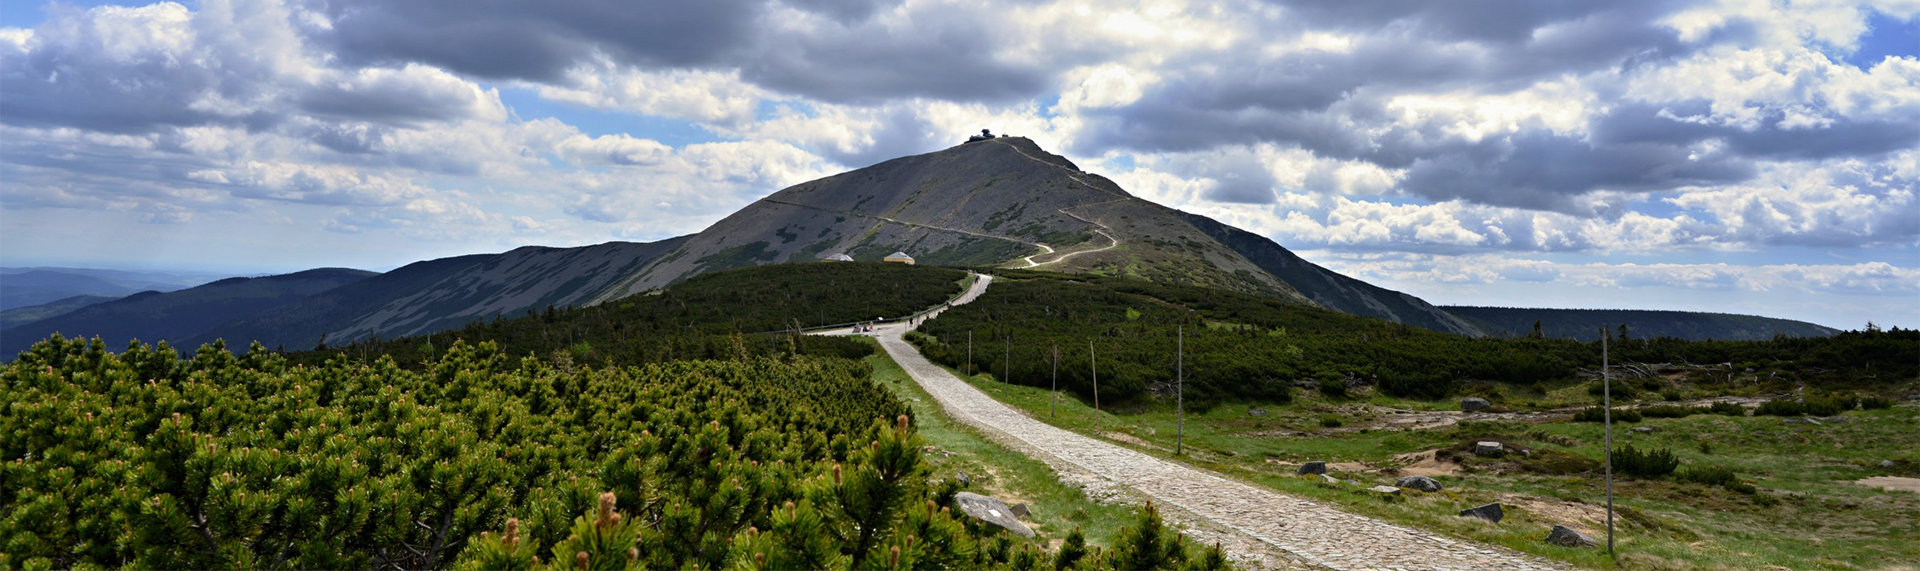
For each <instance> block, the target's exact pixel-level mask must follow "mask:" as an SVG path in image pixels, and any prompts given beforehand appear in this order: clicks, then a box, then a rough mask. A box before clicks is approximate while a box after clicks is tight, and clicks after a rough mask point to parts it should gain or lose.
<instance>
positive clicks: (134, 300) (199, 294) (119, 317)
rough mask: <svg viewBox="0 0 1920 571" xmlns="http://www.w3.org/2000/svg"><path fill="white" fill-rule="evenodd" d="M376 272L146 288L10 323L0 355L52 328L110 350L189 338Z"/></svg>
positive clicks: (331, 271)
mask: <svg viewBox="0 0 1920 571" xmlns="http://www.w3.org/2000/svg"><path fill="white" fill-rule="evenodd" d="M373 275H376V274H374V273H373V272H366V271H361V270H349V269H339V268H326V269H318V270H307V271H303V272H296V273H291V274H285V275H278V276H267V277H260V278H228V279H224V280H220V281H216V282H213V283H210V284H206V285H202V286H198V287H193V288H188V289H184V290H180V291H175V292H167V293H162V292H157V291H147V292H141V293H137V294H134V295H130V296H127V297H125V298H121V299H117V300H114V301H109V302H105V303H99V304H95V305H90V306H87V307H83V308H80V309H78V310H75V311H72V312H69V313H66V314H62V315H57V316H54V317H51V318H48V319H42V320H39V321H35V322H32V323H26V324H23V325H20V326H17V327H11V328H8V329H6V330H5V331H4V332H0V354H4V355H6V356H7V357H12V356H13V355H14V354H15V353H18V352H20V351H23V350H25V349H26V348H27V347H29V346H32V345H33V343H35V342H38V341H40V340H42V339H46V338H47V336H49V335H52V334H53V333H56V332H58V333H61V334H64V335H69V336H72V335H84V336H87V337H93V336H96V335H97V336H100V337H101V338H102V339H104V340H105V341H106V342H107V345H108V346H109V347H111V348H113V349H115V350H118V349H120V348H122V347H124V346H125V345H126V344H127V341H129V340H132V339H140V340H142V341H146V342H155V341H159V340H162V339H165V340H169V341H173V340H183V339H186V338H188V337H192V336H194V335H195V334H198V333H200V332H202V331H206V330H207V329H208V328H211V327H213V326H215V325H218V324H220V323H222V322H225V321H228V320H231V319H233V318H235V317H237V316H241V315H246V314H249V313H253V312H257V311H260V310H263V309H267V308H270V307H274V306H278V305H282V304H285V303H288V302H292V301H295V300H298V299H301V298H305V297H307V296H310V295H313V294H316V293H320V292H323V291H326V290H330V289H333V288H336V287H339V286H342V285H345V284H348V283H352V282H355V281H359V280H362V279H366V278H367V277H369V276H373Z"/></svg>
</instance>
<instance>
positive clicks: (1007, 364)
mask: <svg viewBox="0 0 1920 571" xmlns="http://www.w3.org/2000/svg"><path fill="white" fill-rule="evenodd" d="M1006 339H1007V348H1006V352H1005V353H1003V354H1001V357H1000V359H1001V361H1000V384H1003V385H1004V384H1008V383H1011V382H1013V381H1012V380H1011V379H1012V375H1013V333H1007V337H1006Z"/></svg>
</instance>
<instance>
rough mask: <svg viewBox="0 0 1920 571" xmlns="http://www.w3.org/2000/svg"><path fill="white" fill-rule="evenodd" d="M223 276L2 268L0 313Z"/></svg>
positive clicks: (171, 287) (169, 288)
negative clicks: (81, 296) (85, 297)
mask: <svg viewBox="0 0 1920 571" xmlns="http://www.w3.org/2000/svg"><path fill="white" fill-rule="evenodd" d="M222 277H226V276H217V275H207V274H183V273H173V272H142V271H127V270H96V269H91V268H45V267H36V268H0V311H6V310H10V309H16V308H21V307H27V306H33V305H40V304H44V303H48V302H53V301H58V300H63V299H66V298H70V297H73V296H77V295H86V296H102V297H109V298H115V297H122V296H127V295H132V294H135V293H139V292H143V291H174V290H177V289H184V288H189V287H193V286H196V285H200V284H203V283H207V282H210V281H213V280H217V279H220V278H222Z"/></svg>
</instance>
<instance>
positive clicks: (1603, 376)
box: [1600, 329, 1614, 557]
mask: <svg viewBox="0 0 1920 571" xmlns="http://www.w3.org/2000/svg"><path fill="white" fill-rule="evenodd" d="M1607 365H1608V359H1607V331H1606V330H1605V329H1601V330H1600V394H1601V399H1602V400H1601V406H1603V407H1605V408H1606V416H1605V417H1604V418H1605V420H1606V430H1607V556H1608V557H1613V556H1614V553H1613V375H1611V374H1610V373H1609V371H1608V369H1607Z"/></svg>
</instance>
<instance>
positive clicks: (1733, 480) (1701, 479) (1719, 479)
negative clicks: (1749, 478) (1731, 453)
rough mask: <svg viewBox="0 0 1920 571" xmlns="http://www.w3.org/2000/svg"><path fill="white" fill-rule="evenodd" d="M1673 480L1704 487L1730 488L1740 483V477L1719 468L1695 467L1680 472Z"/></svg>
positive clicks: (1731, 471) (1730, 471)
mask: <svg viewBox="0 0 1920 571" xmlns="http://www.w3.org/2000/svg"><path fill="white" fill-rule="evenodd" d="M1674 479H1676V480H1679V481H1682V482H1692V483H1695V484H1701V485H1705V486H1732V485H1733V484H1737V483H1739V482H1740V477H1739V476H1737V475H1735V474H1734V473H1733V470H1728V469H1726V468H1722V467H1719V466H1695V467H1692V468H1687V469H1686V470H1682V471H1680V473H1679V474H1677V475H1675V476H1674Z"/></svg>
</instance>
